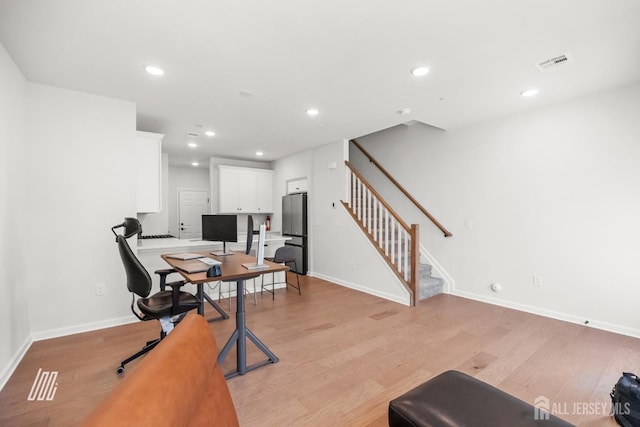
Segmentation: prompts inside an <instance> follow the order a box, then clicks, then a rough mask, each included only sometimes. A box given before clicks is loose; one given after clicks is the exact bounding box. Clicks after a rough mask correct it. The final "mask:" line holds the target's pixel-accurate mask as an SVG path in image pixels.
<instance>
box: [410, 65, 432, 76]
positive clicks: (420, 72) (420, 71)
mask: <svg viewBox="0 0 640 427" xmlns="http://www.w3.org/2000/svg"><path fill="white" fill-rule="evenodd" d="M411 74H413V75H414V76H416V77H422V76H426V75H427V74H429V69H428V68H427V67H415V68H412V69H411Z"/></svg>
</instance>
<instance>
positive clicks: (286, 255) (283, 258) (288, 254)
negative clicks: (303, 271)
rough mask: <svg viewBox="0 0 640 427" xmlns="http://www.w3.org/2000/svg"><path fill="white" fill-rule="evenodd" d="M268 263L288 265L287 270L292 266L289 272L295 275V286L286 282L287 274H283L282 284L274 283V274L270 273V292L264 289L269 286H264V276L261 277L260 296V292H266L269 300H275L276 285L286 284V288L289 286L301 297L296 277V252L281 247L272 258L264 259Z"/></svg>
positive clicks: (298, 280)
mask: <svg viewBox="0 0 640 427" xmlns="http://www.w3.org/2000/svg"><path fill="white" fill-rule="evenodd" d="M265 259H266V260H268V261H272V262H275V263H279V264H284V265H288V266H289V268H291V264H293V268H292V269H291V270H290V271H291V272H292V273H294V274H295V275H296V283H297V286H296V285H294V284H293V283H289V280H287V272H286V271H285V272H284V282H276V281H275V272H273V273H271V290H269V289H268V288H265V286H269V284H268V283H267V284H266V285H265V284H264V275H262V287H261V289H260V293H261V294H262V291H267V292H271V299H272V300H275V299H276V292H275V291H276V285H278V284H280V283H286V284H287V286H291V287H292V288H294V289H297V290H298V295H302V291H301V290H300V278H299V276H298V272H297V270H298V266H297V264H296V252H295V250H294V249H293V248H292V247H291V246H282V247H280V248H278V249H276V253H275V255H274V257H273V258H265Z"/></svg>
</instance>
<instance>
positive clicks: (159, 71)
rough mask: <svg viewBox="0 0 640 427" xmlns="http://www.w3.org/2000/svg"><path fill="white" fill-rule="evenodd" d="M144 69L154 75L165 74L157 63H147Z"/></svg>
mask: <svg viewBox="0 0 640 427" xmlns="http://www.w3.org/2000/svg"><path fill="white" fill-rule="evenodd" d="M144 70H145V71H146V72H147V73H149V74H151V75H152V76H161V75H163V74H164V70H163V69H162V68H160V67H157V66H155V65H145V67H144Z"/></svg>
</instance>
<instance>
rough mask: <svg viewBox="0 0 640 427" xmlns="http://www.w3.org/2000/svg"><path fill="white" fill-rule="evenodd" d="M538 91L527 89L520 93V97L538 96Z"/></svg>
mask: <svg viewBox="0 0 640 427" xmlns="http://www.w3.org/2000/svg"><path fill="white" fill-rule="evenodd" d="M538 92H539V91H538V89H527V90H523V91H522V92H520V95H522V96H536V95H537V94H538Z"/></svg>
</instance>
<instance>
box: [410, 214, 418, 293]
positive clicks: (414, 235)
mask: <svg viewBox="0 0 640 427" xmlns="http://www.w3.org/2000/svg"><path fill="white" fill-rule="evenodd" d="M419 270H420V226H419V225H418V224H411V282H410V283H411V289H413V295H411V306H415V305H416V298H418V295H419V292H420V290H419V289H418V287H419V283H420V280H419V277H420V273H419Z"/></svg>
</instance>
